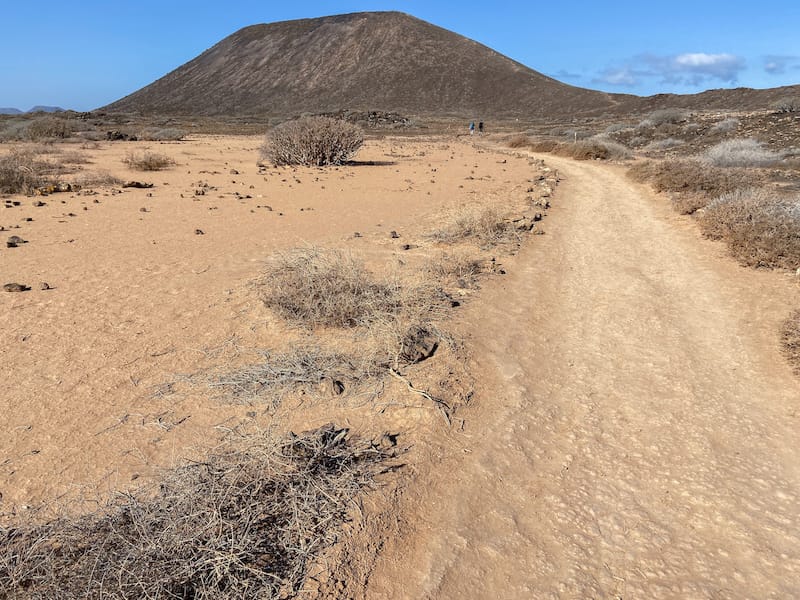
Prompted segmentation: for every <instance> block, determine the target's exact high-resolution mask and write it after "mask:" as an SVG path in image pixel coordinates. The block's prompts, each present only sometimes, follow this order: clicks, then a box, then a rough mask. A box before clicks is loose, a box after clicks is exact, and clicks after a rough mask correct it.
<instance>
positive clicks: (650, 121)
mask: <svg viewBox="0 0 800 600" xmlns="http://www.w3.org/2000/svg"><path fill="white" fill-rule="evenodd" d="M688 117H689V114H688V112H687V111H686V110H684V109H682V108H662V109H659V110H654V111H653V112H651V113H650V114H648V115H647V117H646V118H645V119H644V120H643V121H642V122H641V123H640V124H639V127H658V126H659V125H664V124H671V125H674V124H677V123H683V122H684V121H686V119H688Z"/></svg>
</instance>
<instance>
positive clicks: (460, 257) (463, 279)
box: [425, 252, 485, 288]
mask: <svg viewBox="0 0 800 600" xmlns="http://www.w3.org/2000/svg"><path fill="white" fill-rule="evenodd" d="M484 263H485V261H484V260H483V259H481V258H476V257H475V256H473V255H472V254H468V253H462V252H455V253H447V252H442V253H440V254H438V255H436V256H434V257H432V258H431V259H430V260H429V261H428V264H427V265H426V267H425V269H426V271H428V272H429V273H430V274H431V275H432V276H433V277H434V278H436V279H438V280H440V281H443V282H445V283H449V284H455V285H457V286H458V287H460V288H472V287H475V285H476V282H477V279H478V275H480V274H481V273H483V272H484V271H485V264H484Z"/></svg>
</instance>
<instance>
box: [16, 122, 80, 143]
mask: <svg viewBox="0 0 800 600" xmlns="http://www.w3.org/2000/svg"><path fill="white" fill-rule="evenodd" d="M74 131H75V128H74V127H73V124H72V123H71V122H70V121H68V120H67V119H62V118H60V117H40V118H38V119H34V120H33V121H31V122H30V123H29V124H28V126H27V127H26V129H25V134H26V137H27V138H28V139H30V140H46V139H65V138H68V137H70V136H71V135H72V133H73V132H74Z"/></svg>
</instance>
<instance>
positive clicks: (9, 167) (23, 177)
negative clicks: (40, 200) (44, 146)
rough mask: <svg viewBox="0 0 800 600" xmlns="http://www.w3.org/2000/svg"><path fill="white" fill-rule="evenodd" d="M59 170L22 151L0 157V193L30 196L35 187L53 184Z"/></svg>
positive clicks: (51, 164) (55, 166)
mask: <svg viewBox="0 0 800 600" xmlns="http://www.w3.org/2000/svg"><path fill="white" fill-rule="evenodd" d="M60 172H61V169H59V167H58V166H57V165H54V164H53V163H49V162H46V161H43V160H40V159H39V158H37V157H36V156H35V155H34V154H32V153H30V152H24V151H12V152H10V153H9V154H6V155H5V156H0V193H3V194H31V193H33V190H34V189H36V188H37V187H41V186H45V185H49V184H51V183H54V180H55V179H54V178H55V175H57V174H58V173H60Z"/></svg>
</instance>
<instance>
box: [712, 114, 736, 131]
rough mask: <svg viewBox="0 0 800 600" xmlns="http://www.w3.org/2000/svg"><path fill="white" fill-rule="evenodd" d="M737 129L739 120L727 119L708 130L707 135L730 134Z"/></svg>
mask: <svg viewBox="0 0 800 600" xmlns="http://www.w3.org/2000/svg"><path fill="white" fill-rule="evenodd" d="M738 127H739V119H737V118H735V117H728V118H727V119H723V120H722V121H720V122H719V123H715V124H714V125H713V126H712V127H711V128H710V129H709V133H730V132H732V131H736V129H738Z"/></svg>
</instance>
